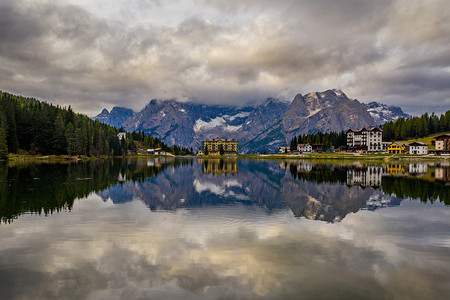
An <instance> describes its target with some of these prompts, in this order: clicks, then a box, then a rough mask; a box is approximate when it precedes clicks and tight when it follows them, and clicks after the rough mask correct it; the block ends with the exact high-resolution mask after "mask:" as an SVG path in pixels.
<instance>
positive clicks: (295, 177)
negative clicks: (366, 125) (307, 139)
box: [0, 158, 450, 222]
mask: <svg viewBox="0 0 450 300" xmlns="http://www.w3.org/2000/svg"><path fill="white" fill-rule="evenodd" d="M449 182H450V166H448V165H442V164H427V163H411V164H387V165H370V164H365V163H352V164H323V163H312V162H309V161H281V162H279V161H255V160H238V159H233V158H229V159H198V160H194V159H171V158H154V159H128V160H121V159H114V160H96V161H90V162H77V163H67V164H38V165H35V164H16V165H13V166H8V165H7V164H1V165H0V195H1V196H2V197H1V199H2V200H1V202H0V212H1V217H2V220H3V221H5V222H6V221H11V220H12V219H13V218H16V217H17V216H19V215H20V214H22V213H26V212H31V213H40V214H41V213H43V214H48V213H52V212H53V211H60V210H70V209H71V207H72V205H73V201H74V200H75V199H77V198H83V197H86V196H87V195H89V194H90V193H91V192H95V193H97V194H98V195H100V196H101V198H102V199H103V200H104V201H107V200H108V199H111V200H112V202H113V203H125V202H129V201H132V200H134V199H140V200H141V201H143V202H144V203H145V204H146V205H147V206H148V207H149V208H150V209H151V210H176V209H179V208H194V207H201V206H205V205H223V204H231V203H234V202H241V203H244V204H246V205H258V206H260V207H263V208H264V209H265V210H266V212H267V213H270V212H271V211H273V210H282V209H290V210H291V211H292V212H293V214H294V215H295V216H296V217H306V218H307V219H312V220H322V221H326V222H335V221H339V220H342V219H343V218H344V217H345V216H346V215H347V214H349V213H351V212H353V213H356V212H357V211H359V210H361V209H364V210H374V209H377V208H379V207H388V206H397V205H399V204H400V202H401V201H402V200H403V199H405V198H412V199H419V200H421V201H423V202H433V201H444V203H445V204H446V205H449V204H450V200H449V199H450V193H449V190H450V188H449Z"/></svg>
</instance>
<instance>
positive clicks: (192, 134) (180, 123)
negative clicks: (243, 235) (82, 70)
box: [97, 89, 401, 153]
mask: <svg viewBox="0 0 450 300" xmlns="http://www.w3.org/2000/svg"><path fill="white" fill-rule="evenodd" d="M382 108H383V109H384V108H385V107H384V106H383V107H382ZM382 108H380V106H379V105H378V104H376V103H375V104H374V102H372V103H370V104H367V105H366V104H362V103H360V102H359V101H358V100H353V99H349V98H348V97H347V95H346V94H345V93H344V92H342V91H341V90H340V89H330V90H326V91H322V92H313V93H307V94H305V95H302V94H297V95H296V96H295V97H294V99H293V100H292V101H290V102H289V101H285V99H281V98H276V97H271V98H267V99H265V101H263V102H260V103H259V104H257V105H256V104H255V105H252V106H231V105H208V104H199V103H193V102H180V101H177V100H175V99H167V100H157V99H152V100H150V101H149V103H148V104H147V105H146V106H145V107H144V108H143V109H142V110H141V111H139V112H138V113H136V114H134V113H133V112H132V111H131V110H129V111H128V115H127V116H126V117H128V118H127V119H121V120H116V121H117V122H118V123H120V124H117V125H116V126H119V127H120V126H123V127H124V128H125V129H126V130H130V131H132V130H142V131H144V132H145V133H150V134H152V135H154V136H155V137H158V138H159V139H161V140H162V141H163V142H165V143H167V144H177V145H182V146H185V147H193V148H194V149H197V150H198V149H199V148H200V146H201V141H203V140H205V139H210V138H216V137H221V138H234V139H237V140H239V145H240V148H241V151H243V152H247V153H249V152H253V151H275V150H276V149H277V147H279V146H286V144H287V143H288V142H289V140H290V139H291V138H292V137H293V136H297V135H299V134H305V133H314V132H318V131H322V132H329V131H345V130H347V129H348V128H361V127H369V126H374V125H378V123H377V122H375V121H374V118H373V116H371V115H372V114H373V111H372V113H371V114H369V112H370V110H377V109H378V110H381V111H383V109H382ZM386 109H390V111H396V109H397V108H393V107H386ZM124 110H125V111H126V110H127V109H124ZM400 111H401V109H400ZM113 112H114V113H113ZM116 112H117V113H116ZM122 112H123V111H122V110H121V109H116V110H115V109H113V110H112V111H111V112H110V113H109V115H106V114H104V115H103V117H104V118H103V120H105V123H106V122H110V121H111V120H112V119H113V117H114V115H122ZM102 113H103V112H102ZM100 116H101V114H100V115H99V116H97V117H100ZM124 118H125V117H124Z"/></svg>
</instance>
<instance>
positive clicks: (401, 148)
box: [387, 142, 409, 154]
mask: <svg viewBox="0 0 450 300" xmlns="http://www.w3.org/2000/svg"><path fill="white" fill-rule="evenodd" d="M408 150H409V144H408V143H399V142H394V143H391V144H390V145H389V147H388V148H387V152H388V153H389V154H406V153H408Z"/></svg>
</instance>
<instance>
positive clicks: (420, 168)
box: [409, 164, 428, 176]
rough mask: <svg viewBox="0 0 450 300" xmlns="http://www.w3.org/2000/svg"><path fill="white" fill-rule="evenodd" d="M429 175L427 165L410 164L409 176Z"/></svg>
mask: <svg viewBox="0 0 450 300" xmlns="http://www.w3.org/2000/svg"><path fill="white" fill-rule="evenodd" d="M427 173H428V165H427V164H409V174H411V175H416V176H420V175H426V174H427Z"/></svg>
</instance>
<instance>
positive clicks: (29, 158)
mask: <svg viewBox="0 0 450 300" xmlns="http://www.w3.org/2000/svg"><path fill="white" fill-rule="evenodd" d="M120 158H137V159H139V158H196V159H260V160H342V161H378V162H381V161H385V162H388V161H403V162H404V161H427V160H429V161H445V162H446V161H448V160H449V159H450V155H449V156H435V155H433V156H431V155H408V154H350V153H315V154H308V155H289V154H288V155H282V154H239V155H235V156H220V155H207V156H187V155H183V156H182V155H180V156H175V155H153V154H133V155H124V156H70V155H14V154H13V155H11V154H10V155H9V156H8V159H4V160H3V161H5V162H7V161H9V162H76V161H88V160H96V159H120ZM0 161H2V160H0Z"/></svg>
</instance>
